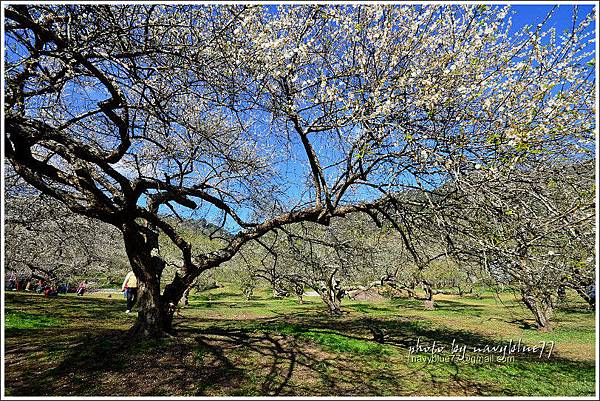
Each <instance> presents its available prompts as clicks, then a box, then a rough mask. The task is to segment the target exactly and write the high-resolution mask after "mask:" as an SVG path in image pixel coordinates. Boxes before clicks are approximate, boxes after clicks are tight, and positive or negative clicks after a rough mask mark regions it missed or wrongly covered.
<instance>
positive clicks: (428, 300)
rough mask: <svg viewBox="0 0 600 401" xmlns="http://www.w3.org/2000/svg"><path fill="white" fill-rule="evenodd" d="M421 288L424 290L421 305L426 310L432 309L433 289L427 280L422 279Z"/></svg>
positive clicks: (433, 307)
mask: <svg viewBox="0 0 600 401" xmlns="http://www.w3.org/2000/svg"><path fill="white" fill-rule="evenodd" d="M423 290H425V299H424V300H423V306H424V307H425V309H427V310H434V309H435V305H434V303H433V289H432V288H431V285H430V284H429V283H428V282H427V281H423Z"/></svg>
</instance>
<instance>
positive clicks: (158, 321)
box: [123, 225, 190, 337]
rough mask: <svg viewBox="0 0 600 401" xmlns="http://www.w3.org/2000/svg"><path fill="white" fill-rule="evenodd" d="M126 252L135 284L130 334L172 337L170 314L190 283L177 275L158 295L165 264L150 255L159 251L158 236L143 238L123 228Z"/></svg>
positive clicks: (135, 232) (171, 317)
mask: <svg viewBox="0 0 600 401" xmlns="http://www.w3.org/2000/svg"><path fill="white" fill-rule="evenodd" d="M123 236H124V239H125V249H126V251H127V256H128V258H129V263H130V264H131V267H132V269H133V272H134V274H135V276H136V278H137V281H138V299H137V301H136V304H137V309H138V316H137V321H136V323H135V325H134V326H133V327H132V328H131V329H130V334H132V335H134V336H143V337H164V336H168V335H170V334H171V333H172V323H173V313H174V312H175V308H176V306H177V303H178V302H179V300H180V299H181V297H182V296H183V294H184V292H185V290H186V289H187V288H188V287H189V284H190V283H187V282H184V280H182V279H181V277H179V276H178V275H176V276H175V279H174V280H173V282H172V283H171V284H169V285H168V286H166V288H165V291H164V294H162V295H161V288H160V278H161V275H162V272H163V270H164V268H165V262H164V260H162V259H161V258H160V257H159V256H156V255H153V252H154V250H155V249H157V247H158V236H157V234H156V237H155V238H153V237H152V236H151V235H150V234H146V235H142V234H140V233H139V227H136V226H135V225H130V226H125V227H124V229H123Z"/></svg>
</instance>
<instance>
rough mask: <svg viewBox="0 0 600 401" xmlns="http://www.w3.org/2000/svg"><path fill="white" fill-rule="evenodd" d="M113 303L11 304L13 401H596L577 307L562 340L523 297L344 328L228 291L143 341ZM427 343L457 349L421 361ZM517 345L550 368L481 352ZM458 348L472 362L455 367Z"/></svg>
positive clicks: (587, 334) (402, 303)
mask: <svg viewBox="0 0 600 401" xmlns="http://www.w3.org/2000/svg"><path fill="white" fill-rule="evenodd" d="M107 296H108V295H107V294H103V295H93V294H92V295H90V296H85V297H84V298H81V297H75V296H71V295H69V296H61V297H58V298H54V299H46V298H44V297H42V296H39V295H32V294H21V293H19V294H17V293H7V294H6V295H5V339H6V342H5V361H4V363H5V387H6V393H7V395H14V396H21V395H23V396H24V395H180V396H185V395H188V396H190V395H207V396H208V395H210V396H220V395H383V396H385V395H388V396H391V395H397V396H401V395H403V396H410V395H530V396H533V395H548V396H549V395H571V396H591V395H594V380H595V370H594V369H595V362H594V361H595V347H594V344H595V328H594V324H595V323H594V322H595V318H594V313H593V311H590V310H588V309H586V308H585V306H584V305H583V304H582V303H579V302H578V301H576V298H572V299H571V301H570V302H569V303H568V304H567V305H565V306H564V308H562V309H561V310H559V311H557V313H556V316H555V318H554V322H555V325H556V329H555V330H554V332H552V333H539V332H537V331H536V330H535V329H534V328H533V327H532V324H533V321H532V320H531V319H530V316H529V314H528V312H527V311H526V310H524V309H523V308H522V307H521V306H520V305H519V304H517V303H515V302H514V301H513V299H512V296H511V295H510V294H505V295H503V296H502V297H501V299H500V300H499V299H497V298H495V297H493V296H492V294H487V295H485V296H483V297H482V298H475V297H460V298H459V297H454V296H440V297H439V299H438V301H437V302H436V305H437V308H436V309H435V310H433V311H426V310H423V308H422V306H421V304H420V302H418V301H411V300H407V299H395V300H391V301H382V302H367V301H355V302H348V301H346V302H344V304H343V307H344V309H345V311H346V312H348V313H346V314H345V315H344V316H343V317H339V318H333V317H328V316H327V315H325V314H324V308H323V305H322V304H321V303H320V302H319V300H318V299H317V298H307V300H306V302H305V304H303V305H299V304H297V303H296V301H295V300H293V299H283V300H282V299H272V298H271V297H270V295H269V292H268V291H267V290H266V289H265V290H263V291H259V292H258V294H257V295H256V296H255V297H254V298H253V299H252V300H250V301H246V300H245V299H243V297H242V296H241V295H240V294H239V292H237V291H236V290H235V289H234V288H231V287H225V288H219V289H216V290H212V291H210V292H209V293H207V294H203V295H199V296H196V297H193V298H192V299H191V305H190V307H188V308H186V309H183V310H182V311H181V313H180V316H179V317H178V318H176V321H175V325H176V327H177V335H176V336H175V337H173V338H169V339H164V340H160V341H158V340H153V341H150V340H148V341H143V342H130V341H129V340H128V339H127V337H126V331H127V328H128V327H130V326H131V325H132V323H133V322H134V320H135V316H134V315H135V314H133V313H132V314H130V315H127V314H125V313H123V311H124V309H125V308H124V306H125V304H124V300H123V298H122V297H120V296H116V297H115V295H113V297H112V298H110V299H109V298H107ZM374 333H378V335H379V334H382V335H383V343H380V342H377V341H375V335H374ZM417 339H418V340H419V343H420V344H421V345H423V346H428V345H432V343H433V342H434V341H436V344H437V345H440V344H441V345H443V346H445V347H446V349H445V350H444V351H442V352H441V353H440V354H436V356H435V357H431V355H432V354H431V353H428V352H427V351H425V350H422V352H420V353H419V352H417V353H414V354H411V353H410V350H411V347H413V348H414V347H415V345H416V342H417ZM511 339H512V340H513V341H514V342H517V341H518V340H519V339H521V341H522V342H521V344H528V345H530V346H535V345H538V346H540V345H541V344H542V343H541V342H544V341H545V342H546V343H547V344H546V347H545V349H544V355H543V356H542V357H541V358H540V357H538V355H537V352H536V353H535V355H534V354H533V353H532V352H520V353H518V354H516V356H514V359H510V358H509V359H506V360H497V359H493V360H492V357H491V356H486V355H490V354H485V353H474V352H472V348H473V347H482V346H484V345H489V346H498V347H499V349H501V347H502V346H503V345H505V344H507V343H508V341H509V340H511ZM453 341H454V343H455V345H458V346H462V345H465V346H467V348H468V350H467V352H466V354H465V356H466V357H470V358H472V359H470V360H468V359H466V358H465V359H464V360H459V359H458V356H459V355H460V352H459V353H457V357H455V359H450V357H448V355H449V354H450V353H449V352H448V348H449V347H450V345H451V343H452V342H453ZM551 341H554V343H555V344H554V348H553V350H552V353H551V355H550V357H548V353H549V347H550V344H551V343H550V342H551ZM499 353H500V354H501V352H499ZM477 355H478V357H477ZM496 355H498V353H496ZM428 356H429V357H430V359H429V360H428V359H427V357H428ZM475 357H477V358H479V359H475Z"/></svg>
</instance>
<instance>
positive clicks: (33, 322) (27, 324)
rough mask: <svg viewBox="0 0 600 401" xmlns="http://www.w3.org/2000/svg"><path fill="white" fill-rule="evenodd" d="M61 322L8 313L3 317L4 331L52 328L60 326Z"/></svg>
mask: <svg viewBox="0 0 600 401" xmlns="http://www.w3.org/2000/svg"><path fill="white" fill-rule="evenodd" d="M61 322H62V320H61V319H57V318H54V317H50V316H45V315H39V314H33V313H25V312H20V311H8V312H7V313H6V314H5V315H4V328H5V330H28V329H38V328H44V327H53V326H57V325H59V324H61Z"/></svg>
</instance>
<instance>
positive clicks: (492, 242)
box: [457, 160, 595, 331]
mask: <svg viewBox="0 0 600 401" xmlns="http://www.w3.org/2000/svg"><path fill="white" fill-rule="evenodd" d="M594 171H595V169H594V161H593V160H584V161H581V162H578V163H566V164H559V165H556V166H555V167H542V166H540V165H538V166H536V167H535V168H526V167H525V166H523V167H521V168H518V169H512V170H511V171H507V172H504V174H506V175H504V174H499V173H496V174H494V177H493V178H492V177H490V176H488V175H485V174H481V175H478V176H473V177H470V179H469V180H468V181H465V182H463V183H462V184H461V185H465V186H467V187H468V188H466V189H465V190H464V191H465V192H464V193H465V194H467V196H466V198H465V199H464V204H463V205H461V206H460V207H458V209H457V210H459V211H460V214H461V216H462V219H463V224H462V226H463V227H465V230H463V231H462V232H463V233H467V236H468V238H467V239H466V240H465V238H463V239H462V243H461V244H460V246H465V247H466V252H467V253H468V252H471V254H472V256H474V257H476V258H478V259H479V260H480V261H481V262H482V263H483V264H484V265H485V266H486V268H487V269H488V270H489V272H490V274H492V276H494V277H496V278H497V279H498V280H499V281H503V282H505V283H509V284H512V285H515V286H516V288H517V289H518V291H519V294H520V299H521V300H522V302H523V303H524V304H525V305H526V306H527V308H528V309H529V310H530V311H531V312H532V314H533V316H534V317H535V320H536V324H537V326H538V328H539V329H540V330H542V331H551V330H552V325H551V322H550V319H551V317H552V314H553V310H554V307H555V305H556V298H557V295H558V290H559V288H560V287H562V286H564V285H568V286H571V287H573V288H574V289H575V290H577V291H578V292H579V293H583V297H584V299H585V291H586V289H587V286H588V285H590V284H591V283H593V282H594V281H595V273H594V272H595V266H594V257H593V256H594V252H595V251H594V235H595V232H594V218H595V200H594V198H595V193H594V185H595V183H594ZM475 188H476V189H477V190H474V189H475ZM465 205H468V207H467V206H465ZM457 243H458V241H457Z"/></svg>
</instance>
